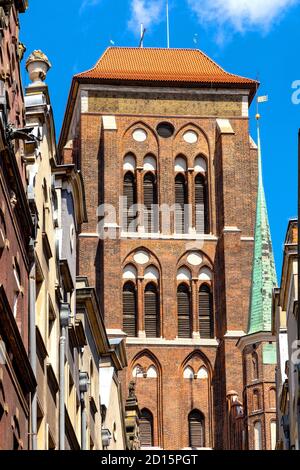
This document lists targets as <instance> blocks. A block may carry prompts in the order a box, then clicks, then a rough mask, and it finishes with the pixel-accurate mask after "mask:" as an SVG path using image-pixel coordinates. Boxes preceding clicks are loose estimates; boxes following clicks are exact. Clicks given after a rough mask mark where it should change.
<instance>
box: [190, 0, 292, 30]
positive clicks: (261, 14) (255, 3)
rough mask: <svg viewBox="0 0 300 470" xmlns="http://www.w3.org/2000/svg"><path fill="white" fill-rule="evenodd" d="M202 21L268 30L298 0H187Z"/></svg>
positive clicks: (242, 28) (246, 28)
mask: <svg viewBox="0 0 300 470" xmlns="http://www.w3.org/2000/svg"><path fill="white" fill-rule="evenodd" d="M187 1H188V4H189V5H190V7H191V8H192V10H193V11H194V12H195V13H196V14H197V16H198V18H199V20H200V21H201V22H202V23H205V22H217V23H218V24H219V25H226V24H227V25H228V24H231V26H233V28H234V29H235V30H236V31H239V32H244V31H247V30H252V29H254V28H257V27H258V28H259V29H261V30H263V31H268V30H269V29H270V27H271V26H272V24H273V23H274V22H275V21H277V20H278V19H280V17H281V16H282V15H283V14H284V13H285V12H286V10H287V9H288V8H290V7H291V6H293V5H296V4H299V3H300V0H214V1H212V0H187Z"/></svg>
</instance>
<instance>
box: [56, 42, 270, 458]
mask: <svg viewBox="0 0 300 470" xmlns="http://www.w3.org/2000/svg"><path fill="white" fill-rule="evenodd" d="M257 86H258V84H257V82H255V81H253V80H249V79H245V78H242V77H238V76H235V75H232V74H228V73H227V72H225V71H224V70H223V69H222V68H221V67H219V66H218V65H217V64H216V63H214V62H213V61H212V60H211V59H209V58H208V57H207V56H206V55H204V54H203V53H202V52H201V51H197V50H185V49H152V48H109V49H108V50H107V51H106V52H105V53H104V54H103V56H102V57H101V59H100V60H99V62H98V63H97V64H96V66H95V67H94V68H93V69H91V70H90V71H88V72H84V73H82V74H79V75H77V76H75V77H74V79H73V82H72V88H71V93H70V97H69V102H68V106H67V110H66V115H65V120H64V125H63V129H62V134H61V138H60V144H59V152H60V155H61V157H62V159H63V161H64V163H66V164H69V163H74V164H75V166H76V168H78V169H80V171H81V172H82V175H83V180H84V184H85V188H86V203H87V213H88V223H87V224H83V226H82V229H81V233H80V236H79V242H78V243H79V273H80V275H81V276H87V277H89V279H90V282H91V283H92V284H93V285H95V286H96V289H97V294H98V296H99V299H100V304H101V308H102V309H103V312H104V319H105V324H106V328H107V330H108V333H109V336H110V337H126V345H127V355H128V363H129V364H128V370H127V374H126V377H124V381H123V382H124V383H123V385H124V388H125V389H127V388H128V385H129V384H130V383H131V382H132V381H134V384H135V390H136V396H137V398H138V402H139V407H140V410H141V419H140V436H141V444H142V448H152V449H153V448H161V449H183V448H208V449H212V448H215V449H230V448H231V447H232V443H231V440H230V433H228V429H229V426H230V423H231V411H230V410H232V407H231V406H229V401H228V400H229V398H228V397H230V396H237V397H243V393H244V384H243V380H241V378H242V377H243V374H244V361H245V351H241V350H240V349H239V348H238V347H237V342H238V340H239V339H240V338H241V337H244V336H245V335H246V334H247V332H248V323H249V309H250V292H251V274H252V259H253V253H254V247H255V245H254V234H255V221H256V207H257V194H258V174H259V172H258V167H259V165H258V161H259V160H258V152H257V146H256V145H255V144H254V142H253V141H252V139H251V138H250V136H249V113H248V111H249V106H250V104H251V102H252V100H253V97H254V95H255V92H256V89H257ZM103 205H104V206H103ZM262 381H263V380H262ZM233 391H234V392H233ZM232 392H233V395H231V394H232ZM238 412H239V411H238ZM245 439H246V436H245Z"/></svg>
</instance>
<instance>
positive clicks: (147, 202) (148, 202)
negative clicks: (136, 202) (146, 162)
mask: <svg viewBox="0 0 300 470" xmlns="http://www.w3.org/2000/svg"><path fill="white" fill-rule="evenodd" d="M156 204H157V187H156V180H155V176H154V175H153V174H152V173H147V174H146V175H145V178H144V206H145V208H146V209H147V211H146V212H145V220H144V225H145V231H146V232H147V233H152V232H155V233H156V232H157V231H158V226H157V225H158V224H157V220H158V217H157V207H155V206H156Z"/></svg>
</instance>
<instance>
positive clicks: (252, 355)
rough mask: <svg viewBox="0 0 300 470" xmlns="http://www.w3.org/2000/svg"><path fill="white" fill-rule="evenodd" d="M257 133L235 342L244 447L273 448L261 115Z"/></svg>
mask: <svg viewBox="0 0 300 470" xmlns="http://www.w3.org/2000/svg"><path fill="white" fill-rule="evenodd" d="M256 119H257V130H258V194H257V208H256V222H255V235H254V256H253V268H252V283H251V294H250V309H249V323H248V329H247V335H245V336H243V337H241V338H240V339H239V341H238V348H239V349H240V351H241V353H242V356H243V382H244V391H243V412H244V426H245V432H244V448H245V449H248V450H275V447H276V385H275V367H276V363H277V358H276V341H275V337H274V336H273V333H272V295H273V289H274V288H275V287H276V285H277V276H276V270H275V262H274V256H273V248H272V242H271V234H270V228H269V221H268V214H267V205H266V198H265V192H264V186H263V177H262V151H261V142H260V128H259V120H260V115H259V114H257V116H256Z"/></svg>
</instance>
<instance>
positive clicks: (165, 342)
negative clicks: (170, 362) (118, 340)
mask: <svg viewBox="0 0 300 470" xmlns="http://www.w3.org/2000/svg"><path fill="white" fill-rule="evenodd" d="M126 343H127V344H136V345H149V346H151V345H153V346H176V347H179V346H202V347H205V346H206V347H214V348H217V347H218V346H219V341H218V340H217V339H201V338H193V339H192V338H184V339H183V338H182V339H180V338H176V339H164V338H132V337H128V338H127V339H126Z"/></svg>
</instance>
